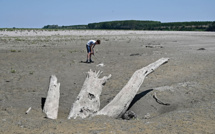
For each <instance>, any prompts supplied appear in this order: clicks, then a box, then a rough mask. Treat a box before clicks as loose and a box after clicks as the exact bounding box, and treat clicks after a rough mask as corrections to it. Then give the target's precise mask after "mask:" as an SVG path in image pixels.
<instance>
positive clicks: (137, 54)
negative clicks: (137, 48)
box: [130, 53, 141, 56]
mask: <svg viewBox="0 0 215 134" xmlns="http://www.w3.org/2000/svg"><path fill="white" fill-rule="evenodd" d="M130 56H141V54H139V53H136V54H130Z"/></svg>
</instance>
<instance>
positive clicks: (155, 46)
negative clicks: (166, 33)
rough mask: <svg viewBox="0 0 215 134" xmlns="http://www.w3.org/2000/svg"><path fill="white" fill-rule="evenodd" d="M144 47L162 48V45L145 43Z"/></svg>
mask: <svg viewBox="0 0 215 134" xmlns="http://www.w3.org/2000/svg"><path fill="white" fill-rule="evenodd" d="M146 47H147V48H163V46H160V45H159V46H157V45H153V46H152V45H147V46H146Z"/></svg>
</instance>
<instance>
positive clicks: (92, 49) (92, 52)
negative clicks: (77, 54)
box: [90, 44, 95, 55]
mask: <svg viewBox="0 0 215 134" xmlns="http://www.w3.org/2000/svg"><path fill="white" fill-rule="evenodd" d="M94 47H95V44H93V45H91V48H90V49H91V54H93V55H94Z"/></svg>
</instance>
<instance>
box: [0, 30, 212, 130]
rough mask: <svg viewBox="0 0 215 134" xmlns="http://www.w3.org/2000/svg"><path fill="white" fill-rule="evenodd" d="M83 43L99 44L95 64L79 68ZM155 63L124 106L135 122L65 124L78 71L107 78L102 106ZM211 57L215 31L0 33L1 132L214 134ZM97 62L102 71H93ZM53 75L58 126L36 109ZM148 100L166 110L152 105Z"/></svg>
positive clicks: (109, 120) (108, 120) (105, 120)
mask: <svg viewBox="0 0 215 134" xmlns="http://www.w3.org/2000/svg"><path fill="white" fill-rule="evenodd" d="M90 39H100V40H101V41H102V43H101V45H100V46H96V47H95V49H96V53H95V56H96V57H93V60H94V61H95V62H94V63H93V64H84V63H80V61H85V60H86V50H85V44H86V42H87V41H88V40H90ZM162 57H168V58H170V60H169V62H168V63H167V64H165V65H163V66H161V67H159V68H158V69H157V70H155V72H153V73H152V74H150V75H149V76H148V77H147V78H146V79H145V81H144V83H143V85H142V86H141V88H140V90H139V92H138V94H137V95H136V97H135V99H134V101H133V102H132V104H131V106H130V108H129V110H132V111H134V112H135V113H136V115H137V118H136V119H132V120H122V119H113V118H110V117H105V116H97V117H94V118H88V119H83V120H81V119H76V120H74V119H71V120H67V116H68V114H69V110H70V108H71V105H72V103H73V102H74V101H75V99H76V97H77V95H78V93H79V91H80V89H81V87H82V84H83V82H84V80H85V77H86V73H85V72H87V71H89V70H90V69H92V70H95V71H98V70H101V71H103V75H108V74H112V77H111V79H110V80H108V82H107V83H106V85H105V86H104V88H103V92H102V95H101V108H102V107H104V106H105V105H106V104H107V103H108V102H109V101H110V100H111V99H113V97H114V96H115V95H116V94H117V93H118V92H119V91H120V90H121V89H122V87H123V86H124V85H125V84H126V83H127V81H128V80H129V78H130V77H131V75H132V74H133V73H134V71H136V70H137V69H139V68H142V67H144V66H146V65H148V64H150V63H152V62H154V61H156V60H158V59H159V58H162ZM214 57H215V33H210V32H161V31H104V30H98V31H96V30H95V31H90V30H83V31H82V30H80V31H79V30H77V31H75V30H74V31H72V30H71V31H39V30H38V31H33V30H29V31H0V63H1V64H0V65H1V66H0V133H45V134H49V133H50V134H52V133H56V134H59V133H74V134H76V133H82V134H84V133H90V134H102V133H115V134H118V133H129V134H130V133H148V134H150V133H152V134H153V133H167V134H168V133H171V134H174V133H183V134H184V133H201V134H202V133H211V134H212V133H215V127H214V126H215V84H214V80H215V71H214V70H215V58H214ZM101 62H102V63H104V65H105V66H104V67H99V66H96V65H98V64H99V63H101ZM52 74H55V75H56V76H57V78H58V81H59V82H60V83H61V88H60V90H61V96H60V108H59V115H58V119H57V120H50V119H46V118H44V117H45V115H44V113H43V112H42V108H41V107H42V106H41V104H42V99H43V98H45V97H46V93H47V90H48V84H49V77H50V75H52ZM155 94H156V96H157V98H159V100H161V101H162V102H164V103H165V104H169V105H164V104H163V103H159V101H156V99H155V98H153V96H154V95H155ZM29 107H32V109H31V111H30V112H29V113H28V114H25V111H26V110H27V109H28V108H29Z"/></svg>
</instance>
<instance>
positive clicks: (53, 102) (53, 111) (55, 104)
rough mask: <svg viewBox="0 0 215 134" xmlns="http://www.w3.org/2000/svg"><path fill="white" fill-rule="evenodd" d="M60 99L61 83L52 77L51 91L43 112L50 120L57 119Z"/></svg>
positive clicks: (49, 90)
mask: <svg viewBox="0 0 215 134" xmlns="http://www.w3.org/2000/svg"><path fill="white" fill-rule="evenodd" d="M59 99H60V83H57V77H56V76H55V75H52V76H51V77H50V84H49V89H48V93H47V97H46V101H45V105H44V108H43V112H44V113H45V114H46V117H47V118H49V119H57V115H58V108H59Z"/></svg>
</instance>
